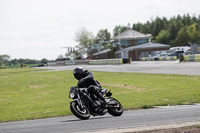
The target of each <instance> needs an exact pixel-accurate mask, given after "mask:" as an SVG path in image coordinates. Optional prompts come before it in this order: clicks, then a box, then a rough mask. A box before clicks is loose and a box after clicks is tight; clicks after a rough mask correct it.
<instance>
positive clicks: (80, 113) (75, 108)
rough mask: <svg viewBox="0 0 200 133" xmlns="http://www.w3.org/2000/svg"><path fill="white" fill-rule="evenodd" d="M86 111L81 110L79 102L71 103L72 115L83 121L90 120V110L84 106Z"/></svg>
mask: <svg viewBox="0 0 200 133" xmlns="http://www.w3.org/2000/svg"><path fill="white" fill-rule="evenodd" d="M83 108H84V109H83V110H81V109H80V108H79V105H78V104H77V102H75V101H73V102H71V103H70V109H71V111H72V113H73V114H74V115H75V116H76V117H78V118H79V119H81V120H87V119H89V118H90V113H89V110H88V109H87V108H86V107H85V106H84V107H83Z"/></svg>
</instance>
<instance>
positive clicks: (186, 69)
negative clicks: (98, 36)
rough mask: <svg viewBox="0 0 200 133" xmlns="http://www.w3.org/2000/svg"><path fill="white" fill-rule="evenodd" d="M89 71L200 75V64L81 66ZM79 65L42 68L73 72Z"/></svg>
mask: <svg viewBox="0 0 200 133" xmlns="http://www.w3.org/2000/svg"><path fill="white" fill-rule="evenodd" d="M79 66H82V67H83V68H84V69H87V70H89V71H91V70H92V71H106V72H132V73H158V74H181V75H200V62H181V63H179V61H134V62H132V63H131V64H122V65H79ZM76 67H78V65H70V66H54V67H40V68H44V69H52V70H58V71H60V70H73V69H74V68H76Z"/></svg>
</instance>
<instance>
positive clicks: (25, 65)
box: [20, 63, 28, 68]
mask: <svg viewBox="0 0 200 133" xmlns="http://www.w3.org/2000/svg"><path fill="white" fill-rule="evenodd" d="M20 67H21V68H23V67H28V66H27V64H24V63H21V64H20Z"/></svg>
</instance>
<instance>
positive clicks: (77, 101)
mask: <svg viewBox="0 0 200 133" xmlns="http://www.w3.org/2000/svg"><path fill="white" fill-rule="evenodd" d="M101 93H102V95H103V96H104V98H105V99H106V101H107V103H106V104H105V103H103V101H102V100H101V99H99V98H98V97H97V96H96V95H95V94H90V93H89V92H88V88H78V87H71V88H70V92H69V97H70V98H72V99H73V101H72V102H71V103H70V109H71V111H72V113H73V114H74V115H75V116H76V117H78V118H80V119H82V120H87V119H89V118H90V115H93V116H97V115H100V116H101V115H105V114H106V113H107V112H108V113H109V114H111V115H113V116H120V115H122V113H123V107H122V105H121V104H120V102H119V101H117V100H116V99H115V98H113V97H111V95H112V93H111V92H110V91H109V92H107V89H101ZM83 95H88V96H89V97H90V98H91V99H92V100H93V102H95V103H96V105H97V107H95V108H94V107H93V106H92V105H91V103H90V101H88V100H87V99H86V98H85V97H84V96H83Z"/></svg>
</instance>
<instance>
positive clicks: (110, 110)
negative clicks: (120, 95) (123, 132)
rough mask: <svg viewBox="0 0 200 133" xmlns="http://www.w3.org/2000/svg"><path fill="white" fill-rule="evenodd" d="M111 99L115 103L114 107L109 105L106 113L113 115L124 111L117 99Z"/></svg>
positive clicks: (118, 114)
mask: <svg viewBox="0 0 200 133" xmlns="http://www.w3.org/2000/svg"><path fill="white" fill-rule="evenodd" d="M111 101H114V102H115V103H116V105H115V107H109V108H108V113H109V114H111V115H113V116H120V115H122V113H123V112H124V109H123V107H122V105H121V103H120V102H119V101H117V100H116V99H114V98H111Z"/></svg>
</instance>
